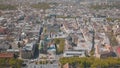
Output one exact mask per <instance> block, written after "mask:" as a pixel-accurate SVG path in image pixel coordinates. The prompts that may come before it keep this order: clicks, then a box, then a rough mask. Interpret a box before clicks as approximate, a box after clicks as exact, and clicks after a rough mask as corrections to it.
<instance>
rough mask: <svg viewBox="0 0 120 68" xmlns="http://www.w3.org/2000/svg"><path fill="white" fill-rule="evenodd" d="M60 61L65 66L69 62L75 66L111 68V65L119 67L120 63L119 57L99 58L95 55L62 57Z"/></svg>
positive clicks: (82, 67)
mask: <svg viewBox="0 0 120 68" xmlns="http://www.w3.org/2000/svg"><path fill="white" fill-rule="evenodd" d="M59 61H60V63H61V65H62V66H63V65H64V64H66V63H69V64H70V65H72V66H73V67H75V68H77V67H78V68H96V67H98V68H109V67H113V68H114V67H117V66H118V65H120V59H119V58H112V57H109V58H107V59H99V58H95V57H81V58H79V57H69V58H68V57H67V58H65V57H64V58H60V60H59Z"/></svg>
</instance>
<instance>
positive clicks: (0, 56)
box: [0, 53, 14, 58]
mask: <svg viewBox="0 0 120 68" xmlns="http://www.w3.org/2000/svg"><path fill="white" fill-rule="evenodd" d="M13 57H14V54H13V53H0V58H13Z"/></svg>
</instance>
